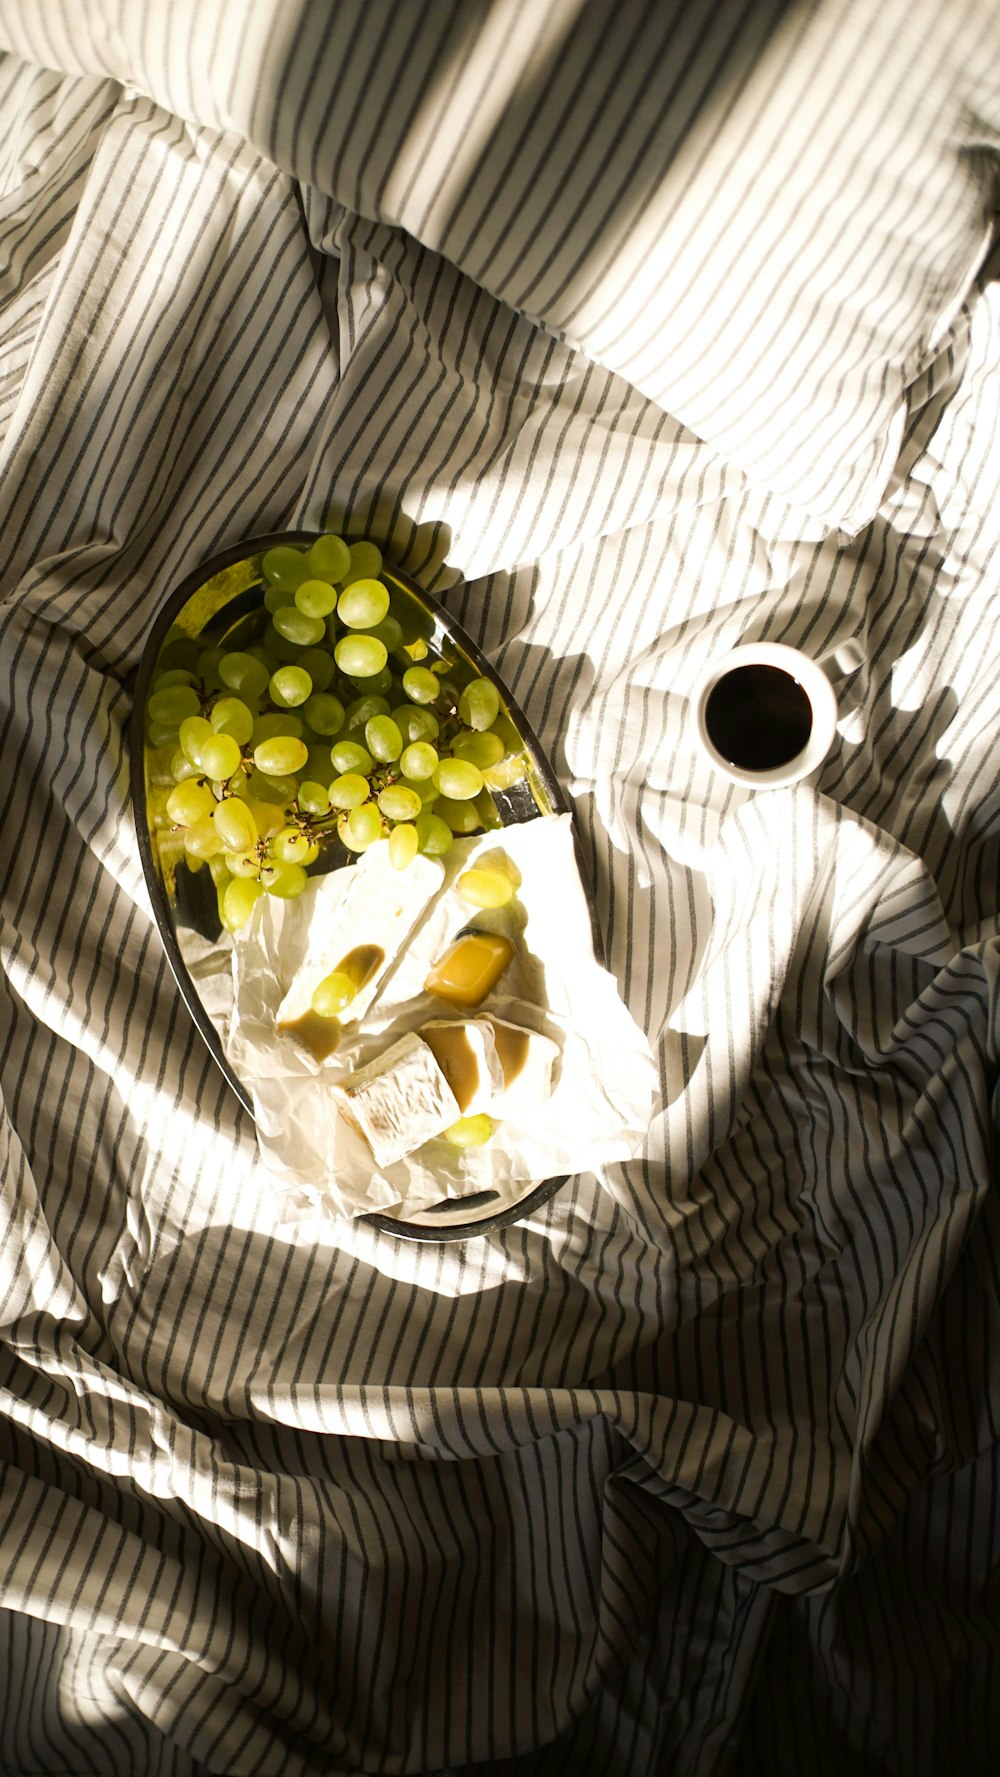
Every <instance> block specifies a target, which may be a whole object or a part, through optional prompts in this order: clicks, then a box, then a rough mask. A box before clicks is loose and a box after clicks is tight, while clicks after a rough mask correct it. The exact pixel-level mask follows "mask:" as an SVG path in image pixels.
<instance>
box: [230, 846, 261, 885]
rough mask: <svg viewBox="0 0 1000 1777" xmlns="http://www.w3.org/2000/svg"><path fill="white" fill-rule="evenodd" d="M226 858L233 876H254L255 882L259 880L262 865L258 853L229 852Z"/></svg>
mask: <svg viewBox="0 0 1000 1777" xmlns="http://www.w3.org/2000/svg"><path fill="white" fill-rule="evenodd" d="M224 856H225V860H226V865H227V868H228V870H229V873H230V875H231V876H246V877H251V876H252V877H253V879H254V881H256V880H257V877H258V876H259V875H260V863H259V861H258V858H257V854H256V852H252V851H227V852H225V853H224Z"/></svg>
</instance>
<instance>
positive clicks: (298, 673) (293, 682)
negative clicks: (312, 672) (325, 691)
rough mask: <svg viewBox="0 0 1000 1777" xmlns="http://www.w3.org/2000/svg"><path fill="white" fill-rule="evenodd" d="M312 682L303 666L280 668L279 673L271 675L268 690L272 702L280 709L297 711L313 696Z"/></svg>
mask: <svg viewBox="0 0 1000 1777" xmlns="http://www.w3.org/2000/svg"><path fill="white" fill-rule="evenodd" d="M312 688H313V685H312V680H311V678H310V677H309V674H308V673H307V672H304V671H303V670H302V668H301V666H279V667H278V670H277V672H273V673H272V674H271V678H270V682H269V685H268V690H269V691H270V693H271V702H272V703H276V704H277V705H278V707H279V709H283V710H289V709H296V708H297V707H298V705H299V704H300V703H305V701H306V699H307V698H308V697H311V696H312Z"/></svg>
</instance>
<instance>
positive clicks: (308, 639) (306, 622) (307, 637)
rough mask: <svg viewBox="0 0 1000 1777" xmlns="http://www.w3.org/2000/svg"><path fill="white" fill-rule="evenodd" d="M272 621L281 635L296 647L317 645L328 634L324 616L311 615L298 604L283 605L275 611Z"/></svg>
mask: <svg viewBox="0 0 1000 1777" xmlns="http://www.w3.org/2000/svg"><path fill="white" fill-rule="evenodd" d="M271 622H272V624H273V626H274V628H275V629H276V630H277V632H278V634H279V636H283V637H284V639H285V641H286V642H292V643H294V645H295V647H296V648H312V647H315V645H316V643H317V642H320V641H322V639H323V637H324V636H325V635H326V624H325V623H324V622H323V619H322V617H309V616H307V614H306V612H305V611H300V610H299V607H298V605H283V606H282V608H281V610H280V611H275V613H274V616H273V617H272V618H271Z"/></svg>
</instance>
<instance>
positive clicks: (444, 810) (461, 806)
mask: <svg viewBox="0 0 1000 1777" xmlns="http://www.w3.org/2000/svg"><path fill="white" fill-rule="evenodd" d="M434 813H435V814H436V815H437V816H438V817H439V818H440V819H441V820H442V821H446V822H447V824H448V826H449V827H450V828H451V830H452V832H453V833H475V832H476V830H477V828H479V827H480V826H481V825H482V822H481V821H480V819H479V811H478V810H477V808H476V805H475V803H474V802H457V801H455V800H454V799H453V798H452V797H450V796H439V797H438V799H437V801H436V802H435V804H434Z"/></svg>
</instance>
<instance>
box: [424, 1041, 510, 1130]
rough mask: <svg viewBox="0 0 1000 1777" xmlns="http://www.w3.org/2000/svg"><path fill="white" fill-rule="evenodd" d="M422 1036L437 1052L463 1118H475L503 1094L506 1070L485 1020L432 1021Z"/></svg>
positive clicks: (435, 1053)
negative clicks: (497, 1095)
mask: <svg viewBox="0 0 1000 1777" xmlns="http://www.w3.org/2000/svg"><path fill="white" fill-rule="evenodd" d="M419 1034H420V1036H421V1037H422V1038H423V1040H424V1042H425V1043H426V1044H427V1046H428V1048H429V1049H430V1050H431V1052H432V1053H433V1056H434V1059H435V1061H436V1062H437V1064H438V1066H439V1068H440V1069H441V1072H442V1073H443V1074H444V1077H445V1079H446V1080H447V1082H448V1084H449V1086H450V1087H451V1089H452V1091H453V1093H454V1094H455V1097H456V1098H457V1100H458V1108H459V1111H460V1112H461V1114H462V1116H463V1117H474V1116H475V1115H476V1114H477V1112H479V1111H484V1110H485V1109H486V1107H487V1105H488V1104H490V1103H492V1101H493V1099H494V1098H495V1097H496V1094H497V1093H498V1092H502V1091H503V1084H504V1078H503V1069H502V1068H501V1066H500V1063H499V1061H498V1059H497V1046H496V1043H495V1041H494V1038H493V1032H492V1030H491V1028H490V1026H489V1024H488V1023H487V1021H486V1019H484V1018H482V1019H481V1018H432V1019H430V1020H429V1021H428V1023H427V1024H422V1025H421V1026H420V1033H419Z"/></svg>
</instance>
